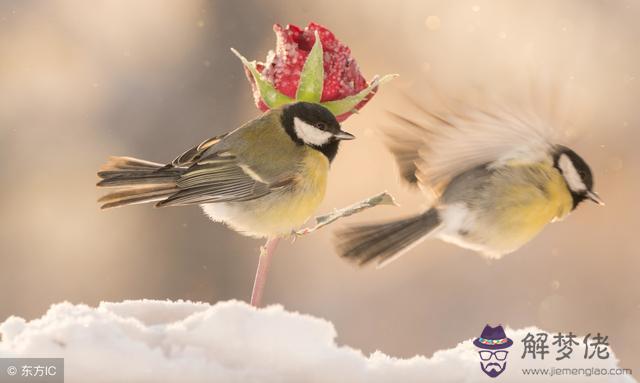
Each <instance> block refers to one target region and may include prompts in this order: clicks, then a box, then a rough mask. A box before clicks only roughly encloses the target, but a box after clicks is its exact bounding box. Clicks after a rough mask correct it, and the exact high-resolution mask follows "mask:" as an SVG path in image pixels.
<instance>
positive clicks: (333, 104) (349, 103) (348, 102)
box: [321, 74, 398, 116]
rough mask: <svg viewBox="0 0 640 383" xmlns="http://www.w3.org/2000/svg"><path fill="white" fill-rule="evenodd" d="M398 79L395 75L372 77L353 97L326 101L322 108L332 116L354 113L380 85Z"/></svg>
mask: <svg viewBox="0 0 640 383" xmlns="http://www.w3.org/2000/svg"><path fill="white" fill-rule="evenodd" d="M396 77H398V75H397V74H387V75H384V76H382V77H374V78H373V79H372V80H371V83H370V84H369V86H368V87H366V88H364V89H363V90H361V91H360V92H358V93H357V94H354V95H353V96H348V97H345V98H343V99H341V100H335V101H326V102H323V103H321V105H322V106H324V107H325V108H327V109H329V110H330V111H331V113H333V115H334V116H340V115H342V114H345V113H355V112H356V110H355V107H356V106H357V105H358V104H359V103H360V102H362V100H364V99H365V98H366V97H367V96H368V95H369V94H370V93H371V92H373V90H374V89H375V88H377V87H379V86H380V85H382V84H384V83H387V82H389V81H391V80H393V79H394V78H396Z"/></svg>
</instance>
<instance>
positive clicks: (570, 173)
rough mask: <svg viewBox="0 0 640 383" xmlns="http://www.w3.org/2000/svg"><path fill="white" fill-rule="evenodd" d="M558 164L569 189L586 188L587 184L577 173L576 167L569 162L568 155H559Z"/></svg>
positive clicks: (582, 189)
mask: <svg viewBox="0 0 640 383" xmlns="http://www.w3.org/2000/svg"><path fill="white" fill-rule="evenodd" d="M558 166H559V167H560V169H561V170H562V176H563V177H564V179H565V180H566V181H567V184H568V185H569V189H571V190H573V191H576V192H578V191H584V190H587V186H586V185H585V184H584V182H583V181H582V177H580V174H578V171H577V170H576V167H575V166H573V162H571V159H570V158H569V156H567V155H565V154H562V155H560V159H559V160H558Z"/></svg>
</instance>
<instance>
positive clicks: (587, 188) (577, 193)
mask: <svg viewBox="0 0 640 383" xmlns="http://www.w3.org/2000/svg"><path fill="white" fill-rule="evenodd" d="M553 165H554V166H555V167H556V168H557V169H558V170H559V171H560V173H561V174H562V177H563V178H564V180H565V182H566V183H567V186H568V187H569V191H570V192H571V196H572V197H573V208H574V209H575V208H576V207H577V206H578V204H579V203H580V202H582V201H584V200H585V199H590V200H592V201H593V202H595V203H597V204H599V205H604V203H603V202H602V200H601V199H600V197H598V194H596V193H595V192H594V191H593V174H592V173H591V169H590V168H589V165H587V163H586V162H585V160H583V159H582V157H580V156H579V155H578V154H576V152H574V151H573V150H571V149H569V148H567V147H566V146H562V145H557V146H556V150H555V152H554V156H553Z"/></svg>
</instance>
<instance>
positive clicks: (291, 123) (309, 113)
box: [282, 102, 355, 161]
mask: <svg viewBox="0 0 640 383" xmlns="http://www.w3.org/2000/svg"><path fill="white" fill-rule="evenodd" d="M282 126H283V127H284V129H285V131H286V132H287V134H289V137H291V139H292V140H293V141H295V142H296V143H298V144H300V145H308V146H310V147H312V148H314V149H316V150H318V151H320V152H322V153H323V154H324V155H325V156H327V158H328V159H329V161H332V160H333V158H334V157H335V156H336V154H337V153H338V145H339V142H340V140H352V139H354V138H355V137H354V136H353V135H351V134H349V133H347V132H345V131H343V130H342V129H340V123H338V121H337V120H336V118H335V116H334V115H333V113H331V112H330V111H329V110H328V109H327V108H325V107H324V106H322V105H318V104H314V103H310V102H296V103H293V104H289V105H286V106H284V107H283V108H282Z"/></svg>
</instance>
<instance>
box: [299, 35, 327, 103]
mask: <svg viewBox="0 0 640 383" xmlns="http://www.w3.org/2000/svg"><path fill="white" fill-rule="evenodd" d="M315 36H316V41H315V42H314V43H313V47H312V48H311V51H310V52H309V55H308V56H307V60H306V61H305V62H304V66H303V67H302V72H300V81H299V82H298V89H297V90H296V100H298V101H308V102H316V103H318V102H320V99H321V98H322V89H323V85H324V64H323V61H324V60H323V57H324V52H323V50H322V42H321V41H320V35H318V31H315Z"/></svg>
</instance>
